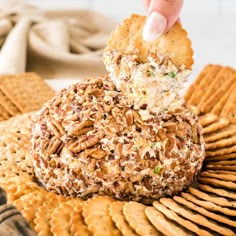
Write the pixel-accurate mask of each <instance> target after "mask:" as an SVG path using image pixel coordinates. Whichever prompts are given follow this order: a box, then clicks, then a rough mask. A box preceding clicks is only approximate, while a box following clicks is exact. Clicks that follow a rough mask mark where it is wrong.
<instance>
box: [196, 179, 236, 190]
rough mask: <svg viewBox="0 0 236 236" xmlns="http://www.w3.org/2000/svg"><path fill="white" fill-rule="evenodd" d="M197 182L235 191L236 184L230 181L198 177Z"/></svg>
mask: <svg viewBox="0 0 236 236" xmlns="http://www.w3.org/2000/svg"><path fill="white" fill-rule="evenodd" d="M198 181H199V182H200V183H203V184H209V185H212V186H215V187H222V188H227V189H232V190H236V183H234V182H232V181H224V180H219V179H213V178H207V177H199V178H198Z"/></svg>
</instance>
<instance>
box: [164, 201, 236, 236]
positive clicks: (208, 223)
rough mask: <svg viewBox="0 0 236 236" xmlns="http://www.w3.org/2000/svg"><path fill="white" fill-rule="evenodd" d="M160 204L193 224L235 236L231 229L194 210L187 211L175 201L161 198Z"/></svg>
mask: <svg viewBox="0 0 236 236" xmlns="http://www.w3.org/2000/svg"><path fill="white" fill-rule="evenodd" d="M160 202H161V203H162V204H163V205H165V206H166V207H168V208H169V209H170V210H172V211H175V212H176V213H177V214H179V215H181V216H182V217H184V218H186V219H189V220H191V221H192V222H194V223H196V224H198V225H201V226H203V227H206V228H208V229H210V230H212V231H215V232H218V233H220V234H223V235H235V234H234V232H233V231H232V230H231V229H229V228H227V227H225V226H223V225H220V224H218V223H217V222H215V221H213V220H210V219H208V218H207V217H205V216H203V215H200V214H198V213H196V212H193V211H192V210H190V209H187V208H186V207H183V206H181V205H179V204H177V203H176V202H175V201H174V200H172V199H170V198H161V199H160Z"/></svg>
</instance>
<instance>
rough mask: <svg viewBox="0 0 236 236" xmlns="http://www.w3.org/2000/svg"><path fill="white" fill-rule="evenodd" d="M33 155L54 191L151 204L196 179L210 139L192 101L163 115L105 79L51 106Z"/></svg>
mask: <svg viewBox="0 0 236 236" xmlns="http://www.w3.org/2000/svg"><path fill="white" fill-rule="evenodd" d="M32 155H33V157H34V158H33V164H34V169H35V175H36V177H37V178H38V180H39V181H40V182H41V183H42V184H43V185H44V186H45V188H46V189H47V190H50V191H54V192H57V193H59V194H63V195H67V196H68V195H69V196H79V197H83V198H87V197H91V196H92V195H93V194H101V195H104V194H105V195H111V196H113V197H115V198H117V199H123V200H136V201H143V202H145V203H147V202H148V201H152V200H153V199H157V198H159V197H162V196H169V195H172V194H176V193H178V192H180V191H182V190H183V188H185V187H186V186H188V185H189V184H190V183H191V182H192V181H193V179H194V178H195V177H196V175H197V173H198V172H199V170H200V169H201V166H202V163H203V159H204V142H203V138H202V134H201V127H200V126H199V124H198V123H197V118H196V117H195V115H194V114H193V113H192V112H191V111H190V110H189V109H188V107H187V106H186V105H185V104H182V105H181V106H180V107H178V109H176V110H170V109H168V110H163V111H162V112H159V113H155V112H154V111H149V110H148V109H146V106H141V108H140V109H135V108H134V106H133V103H132V101H130V100H129V98H128V97H126V96H124V94H122V92H120V91H117V90H116V89H115V87H114V85H113V83H112V81H111V80H110V78H109V77H102V78H95V79H86V80H84V81H82V82H81V83H78V84H74V85H72V86H71V87H69V88H68V89H64V90H62V91H61V93H59V94H57V95H56V96H55V97H54V98H53V99H52V100H51V101H49V102H48V103H47V104H45V105H44V107H43V108H42V109H41V111H40V112H39V113H38V116H37V117H36V123H35V125H34V127H33V131H32Z"/></svg>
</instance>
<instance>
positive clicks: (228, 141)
mask: <svg viewBox="0 0 236 236" xmlns="http://www.w3.org/2000/svg"><path fill="white" fill-rule="evenodd" d="M232 145H236V134H234V135H232V136H230V137H227V138H222V139H220V140H217V141H215V142H212V143H206V145H205V147H206V150H212V149H217V148H223V147H228V146H232Z"/></svg>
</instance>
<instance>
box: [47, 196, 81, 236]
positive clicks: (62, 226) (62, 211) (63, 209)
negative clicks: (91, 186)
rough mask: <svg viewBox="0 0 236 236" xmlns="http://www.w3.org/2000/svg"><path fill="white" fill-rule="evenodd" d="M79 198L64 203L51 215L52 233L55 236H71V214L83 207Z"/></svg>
mask: <svg viewBox="0 0 236 236" xmlns="http://www.w3.org/2000/svg"><path fill="white" fill-rule="evenodd" d="M81 201H82V200H80V199H78V198H73V199H70V200H68V201H65V202H62V203H61V204H60V205H59V206H58V207H57V208H56V209H55V210H54V212H53V213H52V215H51V221H50V225H51V232H52V234H53V235H54V236H61V235H64V236H67V235H68V236H70V235H71V223H70V218H71V213H72V212H73V210H74V208H75V207H76V208H77V207H78V206H80V205H81Z"/></svg>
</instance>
